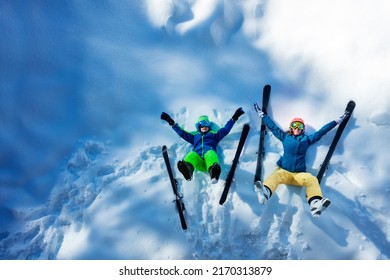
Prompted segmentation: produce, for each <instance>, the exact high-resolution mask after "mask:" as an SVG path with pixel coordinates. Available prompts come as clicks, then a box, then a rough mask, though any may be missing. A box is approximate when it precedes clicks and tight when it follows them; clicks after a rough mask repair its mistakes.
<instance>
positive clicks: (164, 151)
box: [162, 124, 250, 230]
mask: <svg viewBox="0 0 390 280" xmlns="http://www.w3.org/2000/svg"><path fill="white" fill-rule="evenodd" d="M249 129H250V126H249V124H244V127H243V129H242V132H241V136H240V140H239V142H238V147H237V150H236V153H235V156H234V159H233V163H232V166H231V167H230V170H229V173H228V175H227V177H226V182H225V187H224V189H223V192H222V196H221V199H220V201H219V204H221V205H222V204H223V203H224V202H225V201H226V198H227V195H228V193H229V189H230V186H231V184H232V182H233V177H234V172H235V170H236V168H237V165H238V161H239V158H240V155H241V152H242V149H243V148H244V144H245V140H246V138H247V136H248V133H249ZM162 154H163V157H164V161H165V165H166V166H167V170H168V175H169V179H170V182H171V186H172V190H173V194H174V195H175V200H174V201H175V203H176V209H177V211H178V213H179V218H180V223H181V227H182V229H183V230H186V229H187V222H186V219H185V216H184V203H183V201H182V196H181V195H180V194H179V191H178V187H177V186H178V183H177V180H176V179H175V178H174V176H173V172H172V167H171V163H170V161H169V156H168V149H167V147H166V146H165V145H164V146H163V147H162Z"/></svg>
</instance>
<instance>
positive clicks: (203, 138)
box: [172, 119, 234, 158]
mask: <svg viewBox="0 0 390 280" xmlns="http://www.w3.org/2000/svg"><path fill="white" fill-rule="evenodd" d="M233 125H234V121H233V120H232V119H230V120H229V121H228V122H227V123H226V124H225V126H224V127H222V128H220V129H219V130H218V131H212V130H211V129H210V130H209V131H208V132H207V133H202V132H200V129H199V125H198V123H197V124H196V127H197V131H196V132H194V133H190V132H188V131H185V130H184V129H182V128H181V127H180V126H179V125H178V124H177V123H176V124H175V125H173V126H172V128H173V130H174V131H175V132H176V133H177V134H178V135H179V136H180V137H181V138H183V139H184V140H185V141H187V142H188V143H190V144H192V145H193V151H195V152H196V153H197V154H198V155H199V156H200V157H201V158H203V157H204V154H205V153H206V152H208V151H209V150H213V151H216V150H217V144H218V143H219V142H220V141H221V140H222V139H223V138H224V137H225V136H226V135H228V134H229V132H230V130H231V129H232V127H233Z"/></svg>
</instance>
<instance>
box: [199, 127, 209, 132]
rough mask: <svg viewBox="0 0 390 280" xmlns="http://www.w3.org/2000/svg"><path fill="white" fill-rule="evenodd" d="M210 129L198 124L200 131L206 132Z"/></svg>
mask: <svg viewBox="0 0 390 280" xmlns="http://www.w3.org/2000/svg"><path fill="white" fill-rule="evenodd" d="M209 130H210V127H209V126H200V132H202V133H206V132H208V131H209Z"/></svg>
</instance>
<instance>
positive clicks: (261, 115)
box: [253, 102, 264, 118]
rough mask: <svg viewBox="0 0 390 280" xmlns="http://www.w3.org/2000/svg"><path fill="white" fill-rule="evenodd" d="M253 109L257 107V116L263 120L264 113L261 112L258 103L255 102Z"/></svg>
mask: <svg viewBox="0 0 390 280" xmlns="http://www.w3.org/2000/svg"><path fill="white" fill-rule="evenodd" d="M253 107H255V110H256V112H257V114H258V115H259V117H260V118H262V117H263V116H264V112H263V111H262V110H261V108H260V106H259V104H257V102H255V104H253Z"/></svg>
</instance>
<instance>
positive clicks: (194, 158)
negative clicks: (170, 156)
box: [184, 151, 207, 172]
mask: <svg viewBox="0 0 390 280" xmlns="http://www.w3.org/2000/svg"><path fill="white" fill-rule="evenodd" d="M184 161H185V162H189V163H191V164H192V166H193V167H194V168H195V169H197V170H199V171H203V172H204V171H207V168H206V165H205V162H204V160H203V159H202V158H201V157H200V156H199V155H198V154H197V153H196V152H194V151H192V152H189V153H188V154H187V155H186V156H185V157H184Z"/></svg>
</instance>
